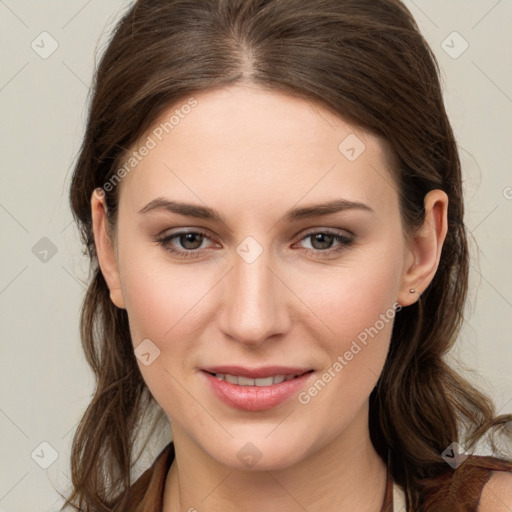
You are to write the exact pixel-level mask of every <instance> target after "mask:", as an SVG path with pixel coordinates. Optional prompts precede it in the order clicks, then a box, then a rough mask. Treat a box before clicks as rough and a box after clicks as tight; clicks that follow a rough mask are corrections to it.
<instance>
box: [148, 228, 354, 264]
mask: <svg viewBox="0 0 512 512" xmlns="http://www.w3.org/2000/svg"><path fill="white" fill-rule="evenodd" d="M308 238H309V239H311V242H312V243H311V245H312V249H308V248H306V249H305V252H306V254H308V255H313V256H320V257H323V256H330V255H332V254H334V253H338V252H340V251H342V250H344V249H346V248H347V247H348V246H350V245H351V244H352V243H353V241H354V239H353V238H352V237H350V236H346V235H344V234H341V233H337V232H334V231H330V230H323V231H312V232H310V233H308V234H307V235H305V236H304V237H302V238H301V240H300V242H302V241H304V240H307V239H308ZM175 239H177V241H178V243H179V245H180V246H181V247H182V248H181V249H180V248H177V247H176V245H175V244H174V243H173V240H175ZM205 239H209V236H208V235H207V233H205V232H203V231H178V232H176V233H171V234H168V235H165V236H163V237H160V238H157V239H156V242H157V243H158V244H159V245H161V246H162V247H163V248H164V249H165V250H166V251H168V252H170V253H171V254H174V255H176V256H178V257H180V258H191V257H192V258H193V257H197V254H198V253H199V252H200V249H201V248H202V247H201V246H202V244H203V242H204V241H205ZM334 242H337V243H338V247H336V248H334V249H332V245H333V243H334ZM203 248H204V247H203Z"/></svg>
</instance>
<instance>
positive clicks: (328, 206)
mask: <svg viewBox="0 0 512 512" xmlns="http://www.w3.org/2000/svg"><path fill="white" fill-rule="evenodd" d="M153 210H164V211H168V212H171V213H177V214H179V215H184V216H187V217H195V218H198V219H205V220H210V221H213V222H222V223H223V224H226V222H225V219H224V218H223V216H222V215H221V214H220V213H219V212H217V211H215V210H213V209H212V208H208V207H206V206H200V205H195V204H190V203H181V202H178V201H171V200H169V199H166V198H164V197H157V198H156V199H153V200H152V201H151V202H149V203H148V204H147V205H146V206H144V207H143V208H142V209H141V210H140V211H139V213H147V212H150V211H153ZM347 210H363V211H367V212H370V213H375V211H374V210H373V208H371V207H370V206H368V205H367V204H364V203H360V202H357V201H348V200H346V199H334V200H332V201H329V202H327V203H323V204H314V205H310V206H305V207H301V208H292V209H290V210H288V211H287V212H286V213H285V214H284V215H283V219H284V220H285V221H287V222H290V223H291V222H297V221H299V220H302V219H306V218H310V217H320V216H323V215H331V214H333V213H337V212H342V211H347ZM226 225H227V224H226Z"/></svg>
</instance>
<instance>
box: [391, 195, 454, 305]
mask: <svg viewBox="0 0 512 512" xmlns="http://www.w3.org/2000/svg"><path fill="white" fill-rule="evenodd" d="M424 205H425V219H424V222H423V225H422V226H421V227H420V229H419V230H418V231H417V232H415V233H414V234H413V236H412V239H411V241H410V243H409V248H408V250H407V257H406V265H405V267H404V269H405V270H404V274H403V276H402V283H401V285H400V293H399V296H398V297H397V301H398V302H399V303H400V304H401V305H402V306H409V305H411V304H413V303H414V302H416V300H417V299H418V298H419V296H420V295H421V293H422V292H423V291H424V290H425V289H426V288H427V287H428V285H429V284H430V282H431V281H432V279H433V278H434V275H435V273H436V271H437V268H438V266H439V260H440V259H441V250H442V248H443V243H444V241H445V238H446V233H447V232H448V196H447V195H446V193H445V192H443V191H442V190H431V191H430V192H429V193H428V194H427V195H426V196H425V199H424ZM411 290H414V292H411Z"/></svg>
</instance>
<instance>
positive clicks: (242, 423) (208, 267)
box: [93, 85, 426, 469]
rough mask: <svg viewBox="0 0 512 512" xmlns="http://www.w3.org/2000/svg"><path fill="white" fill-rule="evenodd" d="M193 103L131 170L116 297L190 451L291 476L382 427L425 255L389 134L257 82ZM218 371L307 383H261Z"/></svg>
mask: <svg viewBox="0 0 512 512" xmlns="http://www.w3.org/2000/svg"><path fill="white" fill-rule="evenodd" d="M194 99H195V101H194V100H190V101H189V102H188V103H187V101H186V100H184V101H183V102H182V103H181V104H178V105H175V106H173V107H172V108H170V109H169V110H168V111H167V112H165V115H163V116H162V117H161V119H159V120H158V122H157V123H155V124H154V125H153V126H152V127H151V129H150V130H149V131H148V132H147V134H146V135H145V136H144V137H143V138H142V139H141V142H140V144H139V145H138V146H137V147H135V148H133V150H138V153H137V154H136V155H135V156H133V154H131V156H132V157H134V158H136V161H135V160H133V161H131V163H132V164H133V165H130V164H128V165H127V166H126V167H125V172H124V173H121V175H123V174H125V176H124V177H123V178H122V180H121V182H120V184H119V185H117V186H119V187H120V200H119V215H118V224H117V227H116V235H115V260H116V269H115V271H112V272H110V273H108V272H107V274H108V277H107V280H108V282H109V286H110V288H111V292H112V294H111V297H112V300H113V301H114V302H115V303H116V304H117V305H118V306H120V307H125V308H126V310H127V313H128V317H129V322H130V329H131V335H132V340H133V344H134V347H135V348H136V354H137V357H138V364H139V367H140V370H141V372H142V375H143V377H144V380H145V381H146V383H147V385H148V387H149V389H150V391H151V393H152V395H153V396H154V398H155V399H156V400H157V402H158V403H159V404H160V405H161V407H162V408H163V409H164V411H165V413H166V414H167V415H168V417H169V419H170V421H171V428H172V432H173V437H174V439H175V441H176V442H178V440H179V439H181V440H183V442H184V441H185V439H186V440H187V442H188V443H189V445H190V446H193V447H194V449H197V450H201V451H202V452H203V453H206V454H208V455H209V456H211V457H212V458H214V459H216V460H217V461H220V462H221V463H223V464H226V465H228V466H230V467H233V468H240V469H247V468H248V467H252V464H254V462H255V461H256V462H257V464H256V467H257V468H258V469H261V468H267V469H268V468H282V467H286V466H289V465H290V464H293V463H295V462H297V461H299V460H301V459H304V458H305V457H307V456H308V455H311V454H313V453H315V452H318V451H319V450H322V449H326V448H327V447H328V446H329V445H331V443H333V442H337V440H341V439H343V438H344V436H345V438H347V436H349V434H350V433H351V432H352V434H351V435H352V437H353V435H354V434H353V433H354V432H359V433H360V432H361V429H367V405H368V397H369V395H370V392H371V391H372V389H373V387H374V386H375V384H376V382H377V379H378V377H379V375H380V373H381V370H382V368H383V365H384V361H385V358H386V354H387V351H388V345H389V340H390V336H391V331H392V325H393V320H394V317H395V314H396V312H395V308H396V307H397V304H398V303H400V304H402V305H404V306H405V305H407V304H410V303H412V302H414V300H416V298H417V295H411V294H410V293H409V288H410V287H411V284H410V282H409V281H408V280H407V279H408V278H407V270H408V268H409V267H410V265H411V264H412V262H413V256H412V252H411V250H410V248H409V246H408V244H407V243H406V240H405V238H404V233H403V231H402V226H401V221H400V212H399V204H398V194H397V189H396V185H395V182H394V180H393V177H392V174H391V171H390V169H389V168H388V163H387V158H386V154H385V152H384V146H383V145H382V141H380V140H379V139H378V138H377V137H375V136H372V135H370V134H368V133H365V132H363V131H361V130H359V129H356V128H354V127H353V126H351V125H350V124H347V123H345V122H343V121H342V120H341V119H339V118H337V117H335V116H333V115H332V114H330V113H329V112H327V111H326V110H324V109H322V108H321V107H319V106H318V105H315V104H312V103H310V102H307V101H304V100H302V99H298V98H293V97H290V96H287V95H284V94H280V93H275V92H269V91H265V90H263V89H260V88H257V87H249V86H240V85H237V86H232V87H228V88H225V89H221V90H211V91H207V92H204V93H201V94H196V95H194ZM187 104H188V105H189V106H190V108H189V107H184V105H187ZM176 110H177V111H178V112H175V111H176ZM173 114H174V118H172V119H171V116H172V115H173ZM170 119H171V120H170ZM169 120H170V121H169ZM166 122H168V124H167V125H165V123H166ZM142 146H145V147H146V150H144V149H141V148H142ZM93 201H95V199H93ZM334 201H338V202H339V203H338V206H340V208H339V211H331V210H330V211H329V213H327V214H325V213H324V214H322V212H321V211H320V212H319V211H317V209H318V208H319V205H322V204H326V203H331V202H334ZM343 202H346V203H343ZM185 203H186V204H187V205H190V206H187V207H186V208H185V207H180V208H181V213H178V212H177V211H176V208H174V207H173V205H174V206H175V207H177V205H178V204H185ZM352 203H354V204H352ZM343 206H345V207H343ZM192 207H194V208H192ZM313 207H314V208H313ZM93 209H94V204H93ZM310 209H311V210H310ZM173 210H174V211H173ZM313 210H315V211H314V215H312V214H311V213H312V212H313ZM193 211H195V212H196V213H197V214H196V215H191V213H192V212H193ZM187 212H188V213H189V214H186V213H187ZM219 219H222V220H219ZM183 232H188V233H192V235H188V236H185V235H183ZM180 235H181V236H180ZM337 236H339V237H340V238H336V237H337ZM174 251H176V252H174ZM105 266H106V264H104V265H103V267H102V269H103V270H104V267H105ZM104 273H105V270H104ZM116 283H117V284H116ZM425 286H426V285H425ZM116 287H117V288H116ZM399 308H400V306H399ZM224 366H237V367H242V369H236V368H235V369H233V368H232V369H229V368H228V369H226V368H221V367H224ZM273 366H280V367H284V368H280V369H272V368H270V369H269V367H273ZM205 369H209V370H210V372H212V373H229V372H231V374H234V375H235V376H236V375H240V374H241V373H244V370H243V369H245V370H246V371H247V372H248V374H247V375H249V376H250V375H252V376H253V377H254V376H256V374H255V373H254V370H255V369H263V373H260V374H259V375H260V376H265V375H266V376H268V373H271V374H273V375H287V374H294V375H296V374H297V373H302V372H306V371H310V373H307V374H305V375H304V376H303V377H301V378H300V379H297V382H293V381H287V380H286V381H285V382H284V383H281V384H279V383H276V384H274V383H273V382H274V380H272V381H258V383H259V384H264V385H265V387H262V388H259V386H258V387H256V386H255V385H252V386H243V385H242V384H244V383H245V384H248V383H249V384H251V381H244V380H242V381H238V380H236V381H234V382H228V381H226V380H224V381H220V380H219V379H218V378H217V377H215V376H212V375H210V374H208V373H207V372H206V371H205ZM215 369H218V372H214V370H215ZM265 369H268V372H267V373H265ZM311 370H312V371H311ZM229 379H231V377H229ZM231 380H232V381H233V379H231ZM275 380H276V381H277V382H278V381H279V380H280V378H279V377H278V378H276V379H275ZM270 382H272V383H273V384H271V385H270ZM255 384H256V383H255ZM258 388H259V389H258ZM251 461H252V462H251Z"/></svg>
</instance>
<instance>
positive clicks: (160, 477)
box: [129, 441, 512, 512]
mask: <svg viewBox="0 0 512 512" xmlns="http://www.w3.org/2000/svg"><path fill="white" fill-rule="evenodd" d="M173 460H174V445H173V443H172V441H171V442H170V443H169V444H168V445H167V446H166V447H165V448H164V449H163V450H162V451H161V452H160V454H159V455H158V457H157V458H156V460H155V462H154V463H153V465H152V466H151V467H150V468H148V469H147V470H146V471H145V472H144V473H143V474H142V475H141V476H140V477H139V478H138V479H137V480H136V481H135V482H134V483H133V485H132V486H131V488H130V491H129V510H130V511H133V512H162V509H163V501H164V489H165V480H166V477H167V472H168V471H169V468H170V467H171V464H172V462H173ZM492 471H511V472H512V464H511V463H507V462H503V461H501V460H499V459H497V458H494V457H483V456H476V455H469V456H468V457H467V459H466V460H465V461H464V462H463V463H462V464H461V465H460V466H458V467H457V469H455V470H454V471H447V473H446V474H445V475H443V476H442V477H440V478H439V480H438V485H436V490H437V491H439V489H442V492H436V495H440V498H439V497H438V499H436V500H429V499H427V500H426V503H425V507H426V508H425V510H455V508H449V507H450V506H453V505H455V503H457V506H458V507H459V508H457V509H456V510H460V511H464V512H476V510H477V506H478V501H479V500H480V495H481V493H482V489H483V487H484V485H485V484H486V483H487V481H488V480H489V478H490V477H491V473H492ZM440 500H442V502H441V501H440ZM461 506H462V508H460V507H461ZM445 507H446V508H445ZM380 512H393V480H392V478H391V474H390V472H389V471H388V478H387V484H386V492H385V495H384V502H383V504H382V508H381V510H380Z"/></svg>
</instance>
